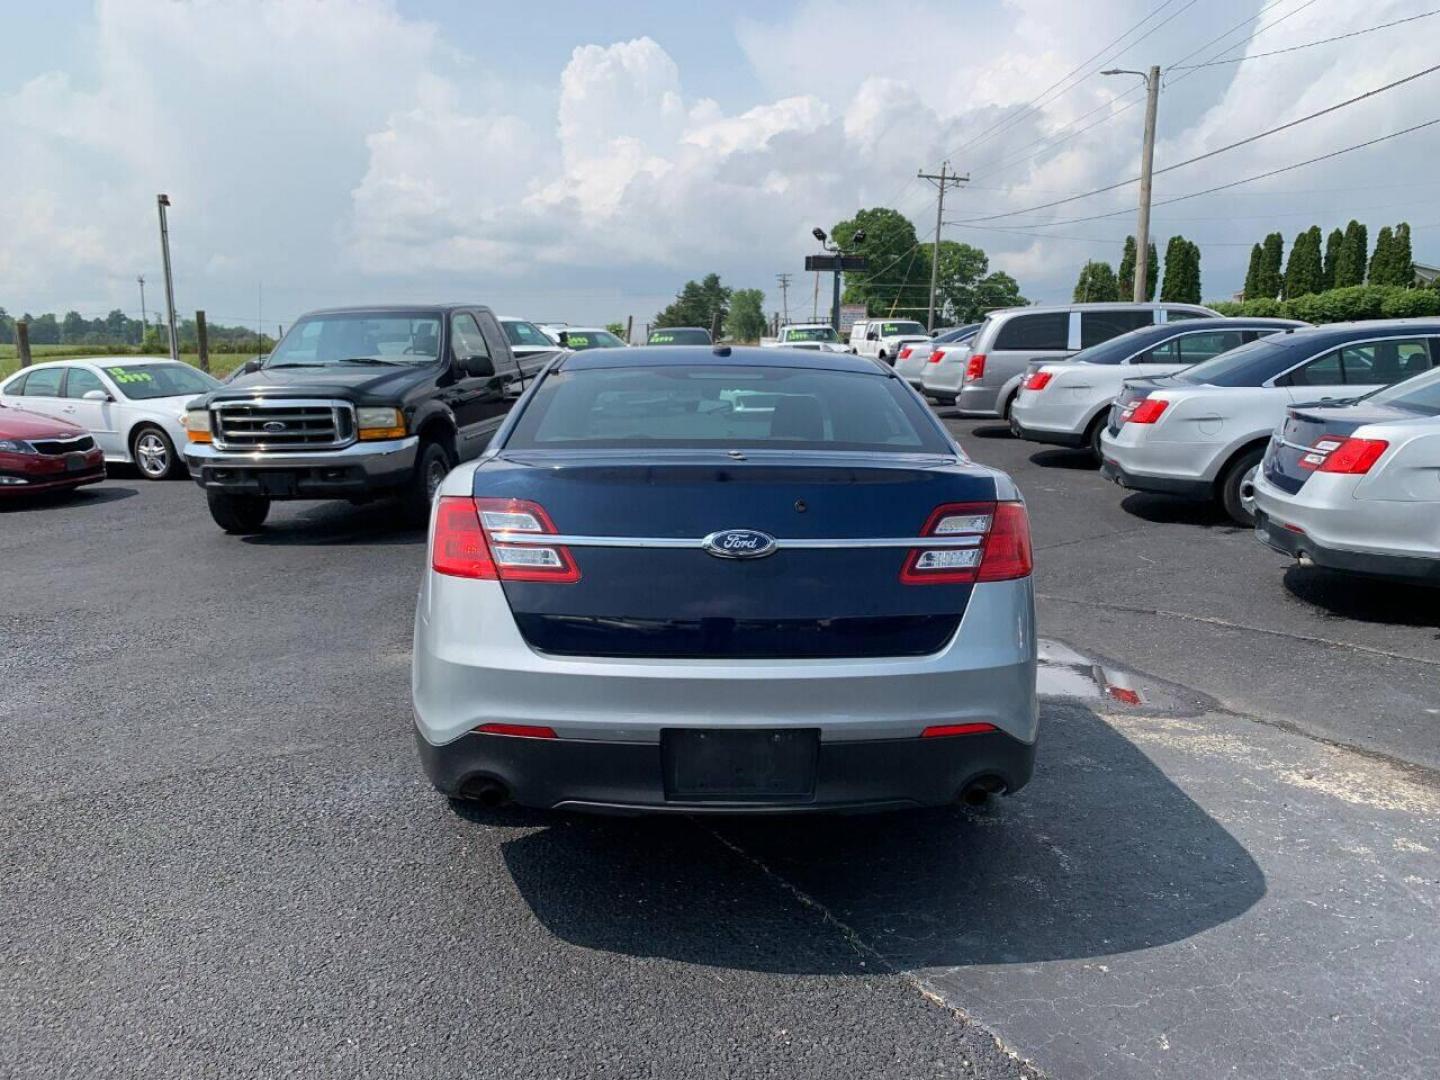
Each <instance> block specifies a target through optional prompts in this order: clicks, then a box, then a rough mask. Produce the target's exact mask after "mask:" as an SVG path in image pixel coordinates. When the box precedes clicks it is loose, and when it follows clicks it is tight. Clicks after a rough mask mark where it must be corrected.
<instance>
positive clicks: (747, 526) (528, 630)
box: [474, 450, 996, 659]
mask: <svg viewBox="0 0 1440 1080" xmlns="http://www.w3.org/2000/svg"><path fill="white" fill-rule="evenodd" d="M474 491H475V495H476V497H477V498H500V499H521V500H526V501H529V502H533V503H535V504H538V505H539V506H540V507H542V508H543V509H544V510H545V511H546V513H547V514H548V515H549V517H550V519H551V520H552V521H553V523H554V528H555V530H556V532H557V533H559V534H561V535H563V536H569V537H577V538H608V539H610V541H611V542H612V543H613V542H614V541H615V540H620V541H624V543H623V544H619V545H617V546H601V545H597V544H595V543H594V542H593V541H591V542H589V543H586V542H577V543H575V544H574V545H573V546H571V547H570V555H571V557H573V559H574V560H575V563H576V565H577V567H578V570H579V580H578V581H575V582H573V583H567V584H556V583H551V582H544V581H515V580H505V581H504V582H503V586H504V589H505V596H506V599H507V600H508V601H509V604H510V607H511V610H512V612H513V613H514V616H515V620H516V623H517V625H518V627H519V629H520V633H521V634H522V635H523V637H524V638H525V640H526V641H527V642H528V643H529V644H530V645H531V646H532V647H534V648H536V649H539V650H542V651H545V652H550V653H558V654H564V655H583V656H614V657H663V658H680V657H690V658H711V659H742V658H767V659H783V658H801V657H805V658H813V657H866V656H907V655H923V654H926V653H931V652H935V651H937V650H939V649H940V648H942V647H943V646H944V644H945V642H947V641H948V640H949V639H950V637H951V636H953V634H954V632H955V629H956V628H957V627H958V625H959V621H960V617H961V616H962V615H963V613H964V610H965V605H966V602H967V601H968V599H969V596H970V590H971V588H972V586H970V585H969V584H951V585H940V584H934V585H923V586H916V585H907V584H903V583H902V582H901V580H900V573H901V568H902V566H903V565H904V564H905V562H906V559H907V557H908V554H909V548H908V547H906V546H904V545H892V546H866V545H865V544H864V541H872V542H873V541H875V540H881V539H887V538H908V537H918V536H919V535H920V534H921V532H922V529H923V528H924V527H925V525H926V523H927V521H928V520H929V519H930V516H931V514H932V513H933V512H934V511H935V509H936V508H937V507H939V506H941V505H945V504H950V503H972V502H980V503H986V502H991V501H993V500H994V499H995V496H996V487H995V481H994V479H993V477H992V474H990V473H989V472H988V471H987V470H984V469H982V468H979V467H977V466H974V465H972V464H970V463H968V462H964V461H957V460H956V459H955V458H953V457H949V456H942V455H928V454H895V455H881V456H876V455H864V456H863V457H861V456H860V455H855V454H844V453H809V452H763V451H750V450H747V451H744V452H743V454H739V453H737V454H735V455H734V456H732V455H730V454H726V453H722V452H719V451H661V452H651V453H647V454H646V455H645V456H644V458H643V459H641V458H640V457H639V456H638V455H637V454H636V453H635V452H634V451H612V452H605V451H588V452H584V453H578V452H568V451H537V452H514V453H507V454H504V455H502V456H500V457H497V458H495V459H492V460H490V461H487V462H486V463H485V464H484V465H482V466H481V467H480V468H479V469H477V470H476V474H475V487H474ZM726 530H735V531H737V532H739V531H746V532H759V533H763V534H767V535H768V536H769V537H773V538H774V539H775V540H776V541H778V544H777V547H776V550H774V552H773V554H769V555H768V556H767V557H763V558H759V557H733V558H732V557H716V556H715V555H714V554H711V553H710V552H708V551H707V550H705V549H704V548H702V547H701V546H700V542H701V540H702V539H703V538H706V537H709V536H711V535H712V534H715V533H719V532H723V531H726ZM821 541H825V542H829V546H793V547H792V546H787V545H788V544H801V545H805V544H815V543H817V542H821ZM740 554H741V555H742V556H743V555H745V554H747V552H745V551H741V552H740Z"/></svg>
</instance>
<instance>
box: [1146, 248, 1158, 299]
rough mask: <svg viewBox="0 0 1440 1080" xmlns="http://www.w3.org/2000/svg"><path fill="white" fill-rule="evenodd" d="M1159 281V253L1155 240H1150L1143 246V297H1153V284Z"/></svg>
mask: <svg viewBox="0 0 1440 1080" xmlns="http://www.w3.org/2000/svg"><path fill="white" fill-rule="evenodd" d="M1159 281H1160V253H1159V252H1158V251H1157V250H1156V249H1155V241H1154V240H1151V241H1150V243H1149V244H1147V245H1146V246H1145V299H1146V300H1154V299H1155V286H1156V285H1157V284H1158V283H1159Z"/></svg>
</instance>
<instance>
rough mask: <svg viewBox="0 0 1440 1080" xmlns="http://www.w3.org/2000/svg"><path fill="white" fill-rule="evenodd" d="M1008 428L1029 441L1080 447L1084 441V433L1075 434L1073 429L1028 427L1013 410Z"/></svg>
mask: <svg viewBox="0 0 1440 1080" xmlns="http://www.w3.org/2000/svg"><path fill="white" fill-rule="evenodd" d="M1010 429H1011V430H1012V431H1014V432H1015V434H1017V435H1019V436H1020V438H1022V439H1028V440H1029V441H1030V442H1038V443H1050V444H1052V445H1054V446H1070V447H1080V446H1084V445H1085V443H1086V439H1085V433H1084V432H1083V431H1082V432H1081V433H1080V434H1078V435H1077V434H1075V432H1073V431H1048V430H1046V429H1045V428H1037V427H1030V426H1029V425H1028V424H1026V423H1025V422H1024V421H1023V420H1020V419H1019V418H1018V417H1016V415H1015V412H1014V410H1011V413H1010Z"/></svg>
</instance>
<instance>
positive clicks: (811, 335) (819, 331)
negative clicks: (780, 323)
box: [785, 326, 840, 345]
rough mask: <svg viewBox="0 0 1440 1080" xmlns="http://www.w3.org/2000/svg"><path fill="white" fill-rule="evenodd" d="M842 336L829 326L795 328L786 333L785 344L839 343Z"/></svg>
mask: <svg viewBox="0 0 1440 1080" xmlns="http://www.w3.org/2000/svg"><path fill="white" fill-rule="evenodd" d="M839 340H840V335H839V334H837V333H835V331H834V330H833V329H832V328H831V327H828V326H794V327H791V328H790V329H789V330H786V331H785V343H786V344H787V345H788V344H789V343H790V342H792V341H839Z"/></svg>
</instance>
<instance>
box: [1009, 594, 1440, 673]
mask: <svg viewBox="0 0 1440 1080" xmlns="http://www.w3.org/2000/svg"><path fill="white" fill-rule="evenodd" d="M1035 599H1037V600H1048V601H1051V602H1053V603H1057V604H1077V605H1079V606H1081V607H1098V608H1105V609H1107V610H1109V611H1119V612H1123V613H1125V614H1127V615H1155V616H1160V617H1163V618H1167V619H1181V620H1183V621H1185V622H1194V623H1203V624H1205V625H1207V626H1218V627H1220V628H1222V629H1225V630H1243V631H1246V632H1248V633H1252V634H1267V635H1269V636H1270V637H1278V638H1284V639H1286V640H1287V641H1304V642H1308V643H1309V644H1312V645H1324V646H1326V647H1328V648H1332V649H1349V650H1351V651H1352V652H1361V653H1366V654H1368V655H1370V656H1383V657H1385V658H1386V659H1388V660H1405V661H1408V662H1409V663H1412V664H1423V665H1425V666H1426V667H1434V668H1440V660H1430V659H1427V658H1426V657H1423V656H1411V655H1410V654H1409V653H1398V652H1390V651H1389V650H1387V649H1377V648H1375V647H1374V646H1371V645H1357V644H1355V643H1354V642H1350V641H1337V640H1336V639H1335V638H1326V637H1319V636H1316V635H1312V634H1296V633H1293V632H1292V631H1289V630H1272V629H1270V628H1269V627H1266V626H1251V625H1248V624H1246V623H1237V622H1231V621H1230V620H1229V619H1221V618H1217V617H1215V616H1213V615H1193V614H1191V613H1189V612H1185V611H1169V610H1167V609H1165V608H1151V607H1141V606H1138V605H1135V604H1117V603H1115V602H1114V601H1111V600H1088V599H1084V598H1082V597H1077V596H1055V595H1054V594H1052V593H1036V594H1035Z"/></svg>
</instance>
